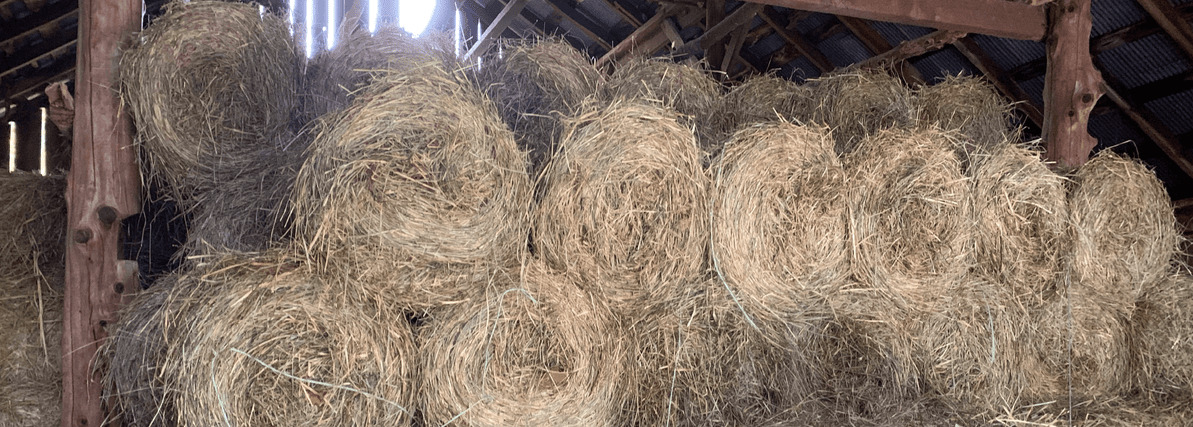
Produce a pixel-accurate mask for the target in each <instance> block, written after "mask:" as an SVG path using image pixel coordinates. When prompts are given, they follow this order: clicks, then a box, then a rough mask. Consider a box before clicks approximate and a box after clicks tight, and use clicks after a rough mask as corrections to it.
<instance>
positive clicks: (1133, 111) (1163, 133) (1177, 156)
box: [1093, 58, 1193, 177]
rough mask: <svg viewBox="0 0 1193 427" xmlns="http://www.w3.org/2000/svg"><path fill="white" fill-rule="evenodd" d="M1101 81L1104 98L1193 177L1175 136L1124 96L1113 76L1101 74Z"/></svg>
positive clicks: (1191, 165)
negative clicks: (1104, 93) (1112, 103)
mask: <svg viewBox="0 0 1193 427" xmlns="http://www.w3.org/2000/svg"><path fill="white" fill-rule="evenodd" d="M1093 61H1094V64H1095V66H1096V67H1097V68H1099V69H1101V68H1104V67H1103V66H1102V64H1101V63H1100V61H1098V59H1097V58H1094V60H1093ZM1102 80H1103V82H1102V89H1103V90H1104V91H1105V92H1106V97H1107V98H1110V100H1111V101H1113V102H1114V104H1115V105H1117V106H1118V108H1119V110H1121V111H1122V112H1123V114H1124V115H1126V116H1127V118H1130V119H1131V121H1133V122H1135V124H1136V125H1138V126H1139V129H1140V130H1142V131H1143V133H1144V134H1145V135H1147V136H1148V138H1151V140H1152V142H1155V143H1156V145H1157V146H1159V147H1160V149H1161V150H1163V151H1164V154H1165V155H1167V156H1168V158H1169V159H1171V160H1172V161H1173V162H1174V163H1176V164H1177V166H1180V168H1181V170H1183V171H1185V174H1186V175H1188V176H1190V177H1193V162H1190V161H1189V158H1188V157H1185V154H1184V152H1183V151H1182V149H1181V144H1180V140H1179V139H1178V138H1177V136H1176V135H1175V134H1173V133H1172V131H1171V130H1170V129H1168V127H1167V126H1164V123H1162V122H1160V119H1159V118H1157V117H1156V116H1155V115H1154V114H1152V112H1151V110H1149V109H1148V108H1147V107H1145V106H1143V105H1142V104H1139V103H1138V102H1137V101H1136V100H1133V99H1131V98H1130V95H1124V93H1125V92H1124V91H1123V89H1122V83H1120V82H1119V81H1118V80H1117V79H1115V78H1114V76H1113V75H1111V74H1108V73H1102Z"/></svg>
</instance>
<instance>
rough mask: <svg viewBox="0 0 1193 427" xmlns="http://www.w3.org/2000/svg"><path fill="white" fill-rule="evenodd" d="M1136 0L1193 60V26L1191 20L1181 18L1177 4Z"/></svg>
mask: <svg viewBox="0 0 1193 427" xmlns="http://www.w3.org/2000/svg"><path fill="white" fill-rule="evenodd" d="M1135 1H1136V2H1137V3H1139V5H1140V6H1143V9H1144V10H1146V11H1147V14H1148V15H1151V17H1152V19H1155V20H1156V23H1157V24H1160V28H1163V29H1164V32H1165V33H1167V34H1168V36H1169V37H1172V40H1173V41H1175V42H1176V45H1177V46H1179V47H1180V48H1181V51H1183V52H1185V58H1186V59H1191V60H1193V28H1190V27H1189V21H1186V20H1182V19H1179V17H1180V11H1178V10H1177V8H1176V6H1173V5H1172V3H1169V1H1168V0H1135Z"/></svg>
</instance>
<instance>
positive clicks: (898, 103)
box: [807, 70, 919, 154]
mask: <svg viewBox="0 0 1193 427" xmlns="http://www.w3.org/2000/svg"><path fill="white" fill-rule="evenodd" d="M807 86H808V87H810V88H811V92H812V93H811V98H812V99H811V102H810V107H809V109H810V110H812V120H813V121H816V122H819V123H823V124H825V125H828V127H830V128H832V131H833V139H835V140H836V143H837V144H836V148H837V153H838V154H843V153H848V152H850V151H853V149H854V148H855V147H857V145H858V144H859V143H860V142H861V141H862V140H863V139H865V138H866V137H868V136H871V135H874V134H876V133H878V132H879V131H881V130H883V129H889V128H899V127H909V126H911V125H912V124H914V122H915V120H916V118H917V117H918V116H919V113H918V112H916V110H915V108H916V107H915V102H914V101H913V96H912V93H911V90H910V89H908V88H907V87H906V86H904V85H903V82H901V81H900V80H899V79H898V78H897V77H894V76H892V75H890V74H887V73H886V72H885V71H882V70H851V71H849V72H847V73H843V74H834V75H830V76H826V77H821V78H819V79H813V80H809V81H808V84H807Z"/></svg>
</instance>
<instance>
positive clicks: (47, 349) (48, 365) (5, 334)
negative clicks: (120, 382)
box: [0, 255, 62, 427]
mask: <svg viewBox="0 0 1193 427" xmlns="http://www.w3.org/2000/svg"><path fill="white" fill-rule="evenodd" d="M26 256H27V255H26ZM12 273H18V272H16V271H10V272H8V274H12ZM23 273H24V274H22V275H20V276H12V275H8V274H6V275H5V276H4V277H3V278H0V294H3V295H4V298H3V299H0V360H3V363H0V425H4V426H12V427H50V426H58V425H60V424H61V415H62V409H61V408H62V371H61V364H62V356H61V352H60V349H61V344H60V343H61V340H62V294H61V292H59V291H55V290H53V289H51V288H50V287H49V285H48V283H47V282H46V281H45V279H44V278H43V277H41V276H40V275H39V274H38V273H37V272H36V270H34V269H32V268H27V269H25V271H24V272H23Z"/></svg>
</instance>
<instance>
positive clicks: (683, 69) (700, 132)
mask: <svg viewBox="0 0 1193 427" xmlns="http://www.w3.org/2000/svg"><path fill="white" fill-rule="evenodd" d="M721 91H722V88H721V84H720V83H719V82H717V81H716V80H714V79H713V78H712V77H710V76H709V75H708V74H707V73H705V72H704V70H702V69H701V68H700V66H699V65H686V64H679V63H675V62H672V61H669V60H657V59H636V60H631V61H629V62H628V63H626V64H624V65H622V66H620V67H618V68H617V70H616V71H614V72H613V76H612V77H610V78H609V84H608V89H607V95H608V96H609V98H610V100H612V102H614V103H616V102H619V100H631V99H643V100H655V101H662V103H663V104H664V105H665V106H667V107H670V108H673V109H675V111H678V112H679V113H680V114H682V115H684V116H686V117H687V118H690V119H691V123H692V126H694V127H695V129H696V137H697V140H698V141H699V143H700V148H701V149H703V150H705V151H706V152H708V153H714V152H716V151H718V146H719V145H721V144H722V143H723V141H721V140H720V138H721V137H722V136H723V132H721V131H720V130H719V129H717V126H716V123H717V120H716V119H715V118H716V116H717V115H718V114H721V112H720V111H718V110H719V109H718V107H719V106H720V105H721V103H722V101H721V97H722V95H721Z"/></svg>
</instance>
